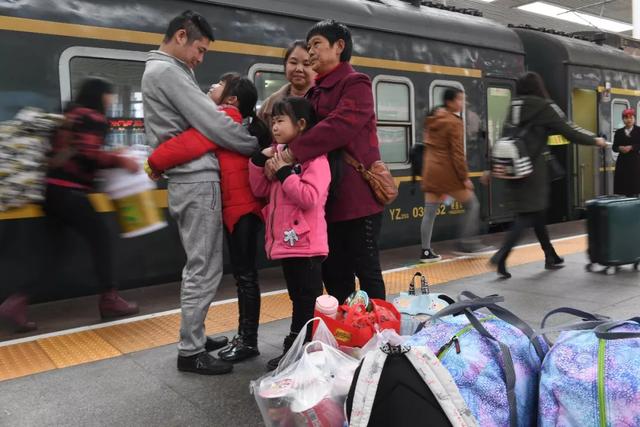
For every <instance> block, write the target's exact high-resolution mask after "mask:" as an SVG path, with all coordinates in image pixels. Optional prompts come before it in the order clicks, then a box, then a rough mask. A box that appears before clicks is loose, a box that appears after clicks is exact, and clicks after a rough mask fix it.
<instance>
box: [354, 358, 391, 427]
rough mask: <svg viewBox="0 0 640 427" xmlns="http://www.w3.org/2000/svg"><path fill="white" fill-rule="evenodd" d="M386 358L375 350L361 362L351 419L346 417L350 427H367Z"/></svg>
mask: <svg viewBox="0 0 640 427" xmlns="http://www.w3.org/2000/svg"><path fill="white" fill-rule="evenodd" d="M387 356H388V354H387V353H385V352H383V351H380V350H376V351H374V352H371V353H369V354H368V355H367V356H366V357H365V358H364V359H363V360H362V364H361V365H360V366H361V368H360V375H358V378H357V380H356V381H357V382H356V389H355V391H354V393H353V401H352V406H351V417H346V419H348V420H349V426H350V427H367V425H368V424H369V418H370V417H371V410H372V409H373V401H374V400H375V397H376V392H377V391H378V384H379V383H380V376H381V375H382V368H383V367H384V363H385V362H386V360H387ZM345 415H346V414H345Z"/></svg>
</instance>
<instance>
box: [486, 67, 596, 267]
mask: <svg viewBox="0 0 640 427" xmlns="http://www.w3.org/2000/svg"><path fill="white" fill-rule="evenodd" d="M549 98H550V97H549V94H548V92H547V89H546V88H545V86H544V82H543V81H542V78H541V77H540V75H539V74H537V73H535V72H531V71H530V72H527V73H525V74H524V75H522V76H521V77H520V78H519V79H518V81H517V83H516V98H514V99H513V100H512V102H511V112H510V117H509V120H508V121H507V123H509V124H510V125H513V126H519V127H522V126H523V125H527V124H528V125H530V129H529V133H528V135H527V136H526V137H525V139H526V141H525V144H526V148H527V152H528V153H529V157H530V158H531V162H532V163H533V173H532V174H531V175H529V176H527V177H525V178H521V179H513V180H507V181H506V184H507V185H506V200H507V203H508V206H509V207H510V208H511V209H512V210H513V211H514V212H515V214H516V216H515V220H514V223H513V227H512V229H511V230H510V232H509V234H507V237H506V238H505V241H504V243H503V245H502V248H501V249H500V250H499V251H498V252H496V254H495V255H494V256H493V257H491V260H490V262H491V264H493V265H495V266H496V267H497V270H498V274H499V275H500V276H502V277H503V278H505V279H508V278H509V277H511V274H509V272H507V269H506V265H505V263H506V260H507V257H508V256H509V253H510V252H511V249H513V247H514V246H515V245H516V244H517V243H518V240H520V237H521V236H522V233H523V232H524V230H525V229H526V228H528V227H533V229H534V231H535V233H536V237H537V238H538V241H539V242H540V246H542V250H543V251H544V255H545V263H544V265H545V268H546V269H548V270H555V269H558V268H562V264H563V263H564V259H562V258H560V257H559V256H558V254H557V253H556V251H555V249H554V248H553V245H552V244H551V240H550V239H549V233H548V231H547V226H546V211H547V208H548V206H549V178H548V173H547V168H548V166H547V159H546V156H545V153H546V152H547V150H548V149H547V139H548V138H549V135H553V134H561V135H562V136H564V137H565V138H567V139H568V140H569V141H572V142H574V143H577V144H582V145H597V146H600V147H604V146H605V145H606V142H605V140H604V139H603V138H596V137H595V135H594V134H592V133H591V132H589V131H587V130H585V129H582V128H580V127H579V126H577V125H575V124H573V123H571V122H570V121H568V120H567V118H566V116H565V115H564V113H563V112H562V110H561V109H560V108H559V107H558V106H557V105H556V104H555V103H554V102H553V101H552V100H551V99H549Z"/></svg>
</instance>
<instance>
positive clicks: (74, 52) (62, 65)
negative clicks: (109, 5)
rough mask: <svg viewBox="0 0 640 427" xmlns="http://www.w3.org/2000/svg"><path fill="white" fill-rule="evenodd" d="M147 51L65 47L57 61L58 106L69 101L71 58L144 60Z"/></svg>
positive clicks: (147, 53)
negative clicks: (58, 80) (58, 79)
mask: <svg viewBox="0 0 640 427" xmlns="http://www.w3.org/2000/svg"><path fill="white" fill-rule="evenodd" d="M148 55H149V52H146V51H138V50H124V49H107V48H102V47H89V46H71V47H68V48H66V49H65V50H64V51H63V52H62V54H61V55H60V59H59V61H58V74H59V78H60V106H61V108H64V105H65V104H66V103H67V102H69V101H71V60H72V59H73V58H77V57H81V58H98V59H113V60H120V61H137V62H145V61H146V60H147V56H148Z"/></svg>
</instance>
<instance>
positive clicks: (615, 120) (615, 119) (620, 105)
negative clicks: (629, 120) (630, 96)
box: [611, 98, 630, 138]
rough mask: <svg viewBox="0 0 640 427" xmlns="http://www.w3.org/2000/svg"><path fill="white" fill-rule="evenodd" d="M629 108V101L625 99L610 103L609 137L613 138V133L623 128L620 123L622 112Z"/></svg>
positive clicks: (622, 123)
mask: <svg viewBox="0 0 640 427" xmlns="http://www.w3.org/2000/svg"><path fill="white" fill-rule="evenodd" d="M627 108H630V104H629V101H627V100H626V99H620V98H617V99H614V100H612V101H611V137H612V138H613V132H615V131H616V130H618V129H620V128H623V127H624V122H623V121H622V112H623V111H624V110H626V109H627Z"/></svg>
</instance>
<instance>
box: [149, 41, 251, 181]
mask: <svg viewBox="0 0 640 427" xmlns="http://www.w3.org/2000/svg"><path fill="white" fill-rule="evenodd" d="M142 100H143V104H144V126H145V133H146V136H147V142H148V143H149V145H151V146H152V147H154V148H155V147H156V146H158V144H161V143H163V142H165V141H166V140H168V139H170V138H172V137H174V136H176V135H178V134H180V133H182V132H184V131H185V130H187V129H189V128H190V127H193V128H196V129H197V130H199V131H200V133H202V134H203V135H204V136H206V137H207V138H209V139H210V140H212V141H214V142H215V143H216V144H217V145H218V146H220V147H222V148H226V149H228V150H231V151H235V152H238V153H240V154H244V155H246V156H250V155H252V154H253V153H254V152H255V151H256V150H257V149H258V142H257V140H256V138H255V137H253V136H251V135H249V132H248V131H247V129H246V128H245V127H244V126H242V125H239V124H237V123H235V122H234V121H233V120H232V119H231V118H230V117H229V116H227V115H226V114H225V113H224V112H221V111H218V108H217V106H216V104H215V103H214V102H213V101H212V100H211V99H210V98H209V97H208V96H207V95H206V94H205V93H204V92H202V90H200V87H198V83H197V82H196V78H195V75H194V74H193V71H192V70H191V69H190V68H189V67H188V66H187V65H186V64H185V63H183V62H182V61H180V60H178V59H177V58H174V57H173V56H171V55H169V54H166V53H164V52H161V51H159V50H152V51H151V52H149V57H148V58H147V63H146V66H145V69H144V74H143V75H142ZM166 175H167V176H168V177H169V181H170V182H175V183H192V182H205V181H219V180H220V166H219V164H218V159H217V158H216V156H215V155H214V154H213V153H207V154H205V155H204V156H202V157H200V158H198V159H195V160H193V161H191V162H189V163H186V164H184V165H180V166H176V167H175V168H173V169H171V170H169V171H167V173H166Z"/></svg>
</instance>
